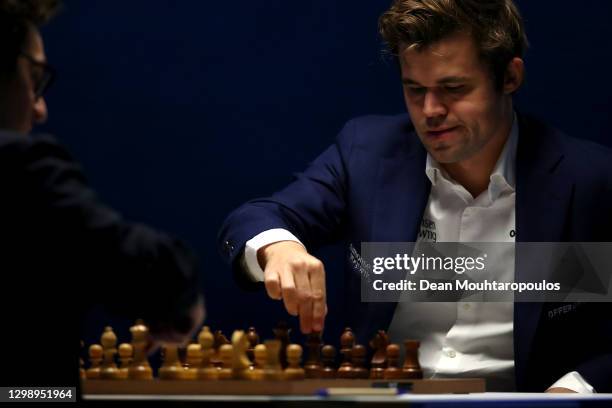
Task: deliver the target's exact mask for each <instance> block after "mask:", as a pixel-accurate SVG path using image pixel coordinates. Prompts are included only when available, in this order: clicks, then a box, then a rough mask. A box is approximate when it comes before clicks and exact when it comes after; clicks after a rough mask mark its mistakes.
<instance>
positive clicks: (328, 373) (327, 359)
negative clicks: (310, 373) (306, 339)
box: [319, 344, 336, 378]
mask: <svg viewBox="0 0 612 408" xmlns="http://www.w3.org/2000/svg"><path fill="white" fill-rule="evenodd" d="M321 361H322V363H323V369H322V370H321V373H320V375H319V376H320V378H336V349H335V348H334V346H332V345H331V344H326V345H325V346H323V348H322V349H321Z"/></svg>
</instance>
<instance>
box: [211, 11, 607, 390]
mask: <svg viewBox="0 0 612 408" xmlns="http://www.w3.org/2000/svg"><path fill="white" fill-rule="evenodd" d="M380 31H381V34H382V36H383V38H384V40H385V41H386V43H387V44H388V46H389V49H390V51H391V52H392V53H393V54H394V55H396V56H397V58H398V61H399V65H400V68H401V79H402V85H403V90H404V99H405V103H406V106H407V108H408V113H409V117H410V118H408V117H407V116H405V115H400V116H394V117H373V116H371V117H363V118H358V119H355V120H352V121H350V122H349V123H348V124H347V125H346V126H345V127H344V129H343V130H342V132H341V133H340V135H339V136H338V138H337V141H336V143H335V144H334V145H332V146H331V147H330V148H329V149H327V150H326V151H325V152H323V154H322V155H321V156H319V157H318V158H317V159H316V160H315V161H314V162H313V163H312V164H311V165H310V166H309V168H308V169H306V171H305V172H304V173H302V174H301V175H299V176H298V177H297V179H296V180H295V181H294V182H293V183H291V184H290V185H289V186H287V187H286V188H285V189H284V190H282V191H280V192H277V193H275V194H274V195H272V196H271V197H269V198H266V199H258V200H254V201H251V202H249V203H247V204H245V205H244V206H242V207H240V208H238V209H237V210H235V211H234V212H233V213H232V214H231V215H230V216H229V217H228V219H227V220H226V222H225V223H224V225H223V227H222V229H221V232H220V247H221V252H222V253H223V254H224V256H225V257H226V259H227V260H228V261H229V262H230V263H231V264H232V265H233V267H234V270H235V271H236V273H237V276H238V277H239V279H242V280H247V279H250V280H251V281H263V282H264V284H265V288H266V291H267V293H268V295H269V296H270V297H272V298H274V299H279V300H280V299H282V301H283V302H284V305H285V307H286V309H287V311H288V312H289V313H290V314H292V315H298V316H299V318H300V326H301V330H302V331H303V332H305V333H308V332H310V331H313V330H314V331H320V330H322V328H323V323H324V318H325V315H326V313H327V305H326V292H325V270H324V266H323V264H322V262H321V261H320V260H318V259H317V258H315V257H314V256H312V255H311V254H310V251H312V250H314V249H316V248H317V247H319V246H321V245H325V244H328V243H331V242H337V241H344V242H346V244H347V247H348V254H349V256H348V259H349V262H348V264H347V268H346V271H345V274H346V276H345V278H346V289H347V297H348V303H349V307H350V308H349V309H348V310H350V311H351V313H350V315H349V316H348V317H347V319H348V321H349V322H350V324H351V325H352V326H353V327H354V328H355V331H356V334H357V336H358V337H359V338H360V339H365V336H368V335H372V334H373V333H374V330H375V329H377V328H384V329H388V330H389V335H390V337H391V339H392V340H394V341H401V339H403V338H404V337H408V336H410V337H413V338H418V339H420V340H421V344H422V346H421V352H422V353H421V359H422V360H421V363H422V365H423V368H424V371H425V374H426V375H427V376H432V377H452V376H461V375H464V376H472V377H473V376H481V377H485V378H487V381H488V386H489V389H491V390H520V391H548V392H584V393H588V392H594V391H598V392H604V391H611V390H612V327H611V318H610V314H609V312H610V307H609V304H599V305H597V304H570V305H562V304H542V303H516V304H512V303H503V302H499V303H495V304H486V303H466V302H457V303H438V304H431V303H427V304H425V303H422V304H405V303H398V304H395V303H362V302H361V301H360V274H359V271H358V270H356V269H358V268H355V266H354V265H355V264H356V263H358V262H351V260H353V261H355V260H356V259H358V256H359V254H358V253H357V252H356V248H360V244H361V243H362V242H414V241H427V240H430V241H436V242H445V241H446V242H478V241H479V242H515V241H523V242H531V241H544V242H559V241H608V240H609V239H608V237H609V231H610V228H611V227H612V215H611V214H610V208H612V166H611V165H610V163H611V162H612V161H611V160H612V154H611V153H610V152H609V151H608V150H606V149H604V148H602V147H599V146H596V145H593V144H590V143H587V142H583V141H579V140H575V139H571V138H568V137H566V136H564V135H562V134H561V133H560V132H558V131H556V130H554V129H552V128H550V127H548V126H547V125H545V124H543V123H541V122H539V121H537V120H536V119H533V118H530V117H528V116H525V115H522V114H518V113H516V111H515V107H514V105H513V100H512V95H513V94H514V92H516V91H517V90H518V89H519V87H520V86H521V83H522V81H523V77H524V63H523V60H522V55H523V52H524V50H525V48H526V47H527V39H526V36H525V33H524V29H523V23H522V19H521V17H520V15H519V12H518V10H517V9H516V7H515V5H514V4H513V3H512V1H511V0H487V1H480V0H460V1H459V0H458V1H455V2H448V1H441V0H420V1H419V0H396V1H394V2H393V4H392V6H391V7H390V8H389V10H387V11H386V12H385V13H384V14H383V15H382V17H381V18H380ZM585 162H588V163H589V164H588V166H585ZM496 262H497V263H498V264H500V265H503V267H504V269H506V272H508V271H509V272H510V273H512V274H514V266H515V253H514V250H511V251H506V252H505V253H502V254H500V255H499V258H497V259H496ZM517 278H518V276H517ZM561 310H562V311H563V313H561V312H559V311H561Z"/></svg>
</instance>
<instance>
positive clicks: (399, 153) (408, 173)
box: [364, 132, 431, 333]
mask: <svg viewBox="0 0 612 408" xmlns="http://www.w3.org/2000/svg"><path fill="white" fill-rule="evenodd" d="M406 137H408V138H413V139H412V140H410V139H409V140H408V142H407V144H406V145H405V148H404V149H398V150H396V151H394V152H393V154H392V155H390V156H388V157H383V158H382V160H381V161H380V164H379V167H378V173H377V180H376V181H377V183H376V185H377V186H378V191H376V192H375V194H376V196H375V197H374V199H375V200H376V204H375V206H374V217H372V237H371V240H372V241H376V242H414V241H416V238H417V234H418V232H419V225H420V223H421V219H422V217H423V212H424V211H425V206H426V205H427V199H428V197H429V191H430V189H431V184H430V182H429V179H427V176H426V175H425V161H426V157H427V155H426V152H425V149H424V148H423V146H422V145H421V143H420V141H418V138H417V136H416V134H415V133H414V132H411V133H410V134H407V135H406ZM395 306H396V303H393V302H387V303H376V304H374V306H373V307H370V308H368V312H369V313H368V314H369V316H367V317H366V318H365V319H364V321H367V322H368V326H369V327H368V328H367V329H366V330H364V331H365V332H366V333H376V330H378V329H379V328H381V327H389V325H390V324H391V319H392V318H393V313H394V311H395Z"/></svg>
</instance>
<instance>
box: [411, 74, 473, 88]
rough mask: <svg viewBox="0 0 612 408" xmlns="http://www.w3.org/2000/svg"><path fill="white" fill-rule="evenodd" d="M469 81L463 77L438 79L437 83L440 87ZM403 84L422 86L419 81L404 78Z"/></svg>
mask: <svg viewBox="0 0 612 408" xmlns="http://www.w3.org/2000/svg"><path fill="white" fill-rule="evenodd" d="M468 79H469V78H468V77H462V76H448V77H444V78H440V79H438V82H437V83H438V84H440V85H444V84H448V83H457V82H466V81H468ZM402 83H403V84H404V85H418V86H422V85H421V84H420V83H418V82H417V81H415V80H414V79H411V78H402Z"/></svg>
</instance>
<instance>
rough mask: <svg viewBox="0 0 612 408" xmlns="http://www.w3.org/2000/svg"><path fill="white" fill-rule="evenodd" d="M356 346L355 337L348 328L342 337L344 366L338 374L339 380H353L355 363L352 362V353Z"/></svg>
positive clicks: (341, 345) (339, 369) (341, 366)
mask: <svg viewBox="0 0 612 408" xmlns="http://www.w3.org/2000/svg"><path fill="white" fill-rule="evenodd" d="M354 344H355V335H354V334H353V331H352V330H351V329H350V328H349V327H347V328H346V329H344V332H342V336H340V354H342V364H340V367H339V368H338V372H337V373H336V375H337V377H338V378H353V363H352V362H351V351H352V349H353V345H354Z"/></svg>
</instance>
